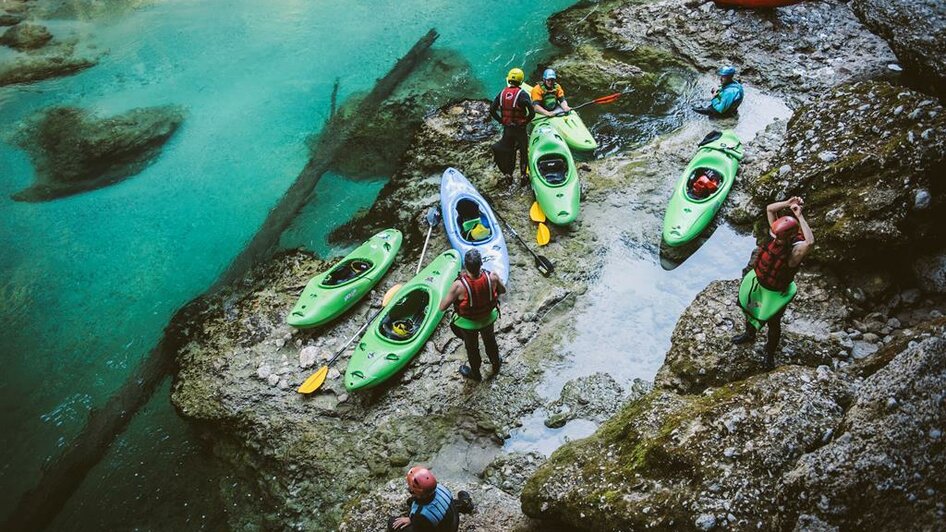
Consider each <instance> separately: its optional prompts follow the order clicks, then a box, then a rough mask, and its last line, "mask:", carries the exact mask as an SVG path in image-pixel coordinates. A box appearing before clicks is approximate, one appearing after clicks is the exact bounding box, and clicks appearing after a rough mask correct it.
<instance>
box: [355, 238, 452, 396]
mask: <svg viewBox="0 0 946 532" xmlns="http://www.w3.org/2000/svg"><path fill="white" fill-rule="evenodd" d="M459 273H460V254H459V253H457V252H456V251H455V250H452V249H451V250H449V251H445V252H443V253H441V254H440V255H439V256H438V257H437V258H436V259H434V261H433V262H431V263H430V264H429V265H428V266H427V267H426V268H424V269H423V270H421V271H420V273H418V274H417V276H415V277H414V278H413V279H411V280H410V281H409V282H408V283H407V284H405V285H404V286H403V287H401V289H400V290H399V291H398V292H397V295H395V296H394V299H393V300H392V301H391V302H390V303H388V306H386V307H385V308H384V309H383V310H382V311H381V314H379V315H378V317H377V318H375V319H374V321H372V322H371V324H370V325H369V326H368V330H367V332H365V335H364V336H362V337H361V341H359V342H358V345H357V346H356V347H355V351H354V353H353V354H352V357H351V361H349V362H348V368H347V369H346V370H345V389H346V390H348V391H350V392H351V391H355V390H363V389H366V388H371V387H373V386H377V385H378V384H381V383H382V382H384V381H386V380H388V379H389V378H391V376H393V375H394V374H395V373H397V372H398V371H400V370H401V369H403V368H404V366H406V365H407V363H408V362H410V361H411V359H412V358H414V355H416V354H417V353H418V351H420V350H421V348H422V347H423V346H424V343H425V342H427V339H428V338H430V335H431V334H433V332H434V329H436V328H437V324H439V323H440V320H441V318H443V312H441V311H440V302H441V301H442V300H443V297H444V296H445V295H446V294H447V291H449V290H450V285H452V284H453V281H455V280H456V278H457V275H458V274H459Z"/></svg>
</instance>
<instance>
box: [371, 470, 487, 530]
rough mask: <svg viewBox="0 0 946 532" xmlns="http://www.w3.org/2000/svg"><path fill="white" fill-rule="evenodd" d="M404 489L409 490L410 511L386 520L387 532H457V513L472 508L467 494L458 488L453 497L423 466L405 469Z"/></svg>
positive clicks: (468, 511) (458, 521) (458, 515)
mask: <svg viewBox="0 0 946 532" xmlns="http://www.w3.org/2000/svg"><path fill="white" fill-rule="evenodd" d="M407 490H408V491H409V492H410V493H411V498H410V501H409V502H410V505H411V510H410V513H409V514H408V515H407V516H406V517H392V518H391V519H390V520H389V521H388V531H389V532H390V531H393V530H401V531H404V532H456V531H457V529H458V528H459V527H460V513H461V512H462V513H470V512H471V511H472V510H473V500H472V498H471V497H470V494H469V493H467V492H465V491H460V492H458V493H457V498H456V500H454V498H453V493H451V492H450V490H449V489H447V487H446V486H444V485H442V484H440V483H438V482H437V478H436V477H434V474H433V473H431V472H430V470H429V469H426V468H424V467H420V466H416V467H412V468H411V470H410V471H408V472H407Z"/></svg>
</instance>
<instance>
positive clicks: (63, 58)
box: [0, 53, 97, 87]
mask: <svg viewBox="0 0 946 532" xmlns="http://www.w3.org/2000/svg"><path fill="white" fill-rule="evenodd" d="M96 63H97V61H96V60H95V59H91V58H88V57H75V56H73V55H72V54H71V53H68V54H50V55H41V56H33V55H25V54H24V55H20V56H18V57H16V59H14V60H13V61H7V62H6V64H5V65H2V66H0V87H4V86H7V85H14V84H18V83H32V82H34V81H42V80H44V79H50V78H58V77H62V76H68V75H71V74H75V73H76V72H79V71H81V70H85V69H87V68H90V67H93V66H95V64H96Z"/></svg>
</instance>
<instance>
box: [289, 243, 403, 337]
mask: <svg viewBox="0 0 946 532" xmlns="http://www.w3.org/2000/svg"><path fill="white" fill-rule="evenodd" d="M403 239H404V237H403V236H402V235H401V232H400V231H398V230H397V229H385V230H384V231H381V232H380V233H378V234H376V235H374V236H372V237H371V238H369V239H368V240H367V241H366V242H365V243H364V244H362V245H360V246H358V247H357V248H355V250H354V251H352V252H351V253H349V254H348V255H346V256H345V258H343V259H342V260H341V261H340V262H339V263H338V264H336V265H335V267H333V268H331V269H330V270H328V271H326V272H324V273H321V274H319V275H317V276H315V277H313V278H312V279H311V280H310V281H309V282H308V284H306V287H305V289H304V290H302V295H300V296H299V300H298V301H297V302H296V304H295V306H293V307H292V310H291V311H290V312H289V316H288V317H287V318H286V323H288V324H289V325H292V326H293V327H299V328H306V327H315V326H318V325H322V324H324V323H328V322H329V321H331V320H333V319H335V318H337V317H338V316H340V315H342V314H343V313H344V312H345V311H346V310H348V309H350V308H351V307H353V306H354V305H355V303H357V302H358V301H360V300H361V298H362V297H364V296H365V294H367V293H368V292H369V291H370V290H371V289H372V288H374V285H376V284H377V283H378V281H380V280H381V278H382V277H384V274H385V273H387V271H388V269H390V268H391V264H393V263H394V257H395V256H396V255H397V252H398V250H400V249H401V242H402V241H403Z"/></svg>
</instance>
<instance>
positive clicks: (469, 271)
mask: <svg viewBox="0 0 946 532" xmlns="http://www.w3.org/2000/svg"><path fill="white" fill-rule="evenodd" d="M482 266H483V258H482V257H481V256H480V252H479V251H478V250H475V249H471V250H469V251H467V252H466V256H465V257H464V259H463V268H464V271H462V272H460V276H459V277H458V278H457V280H456V281H454V282H453V286H451V287H450V291H449V292H447V295H446V297H444V298H443V301H441V302H440V310H441V311H445V310H447V309H448V308H449V307H450V305H454V307H455V310H456V315H455V316H454V318H453V322H452V323H451V324H450V328H451V329H453V332H454V333H455V334H456V335H457V336H459V337H460V338H462V339H463V345H464V346H465V347H466V356H467V358H468V359H469V362H470V365H469V366H467V365H463V366H460V374H461V375H463V376H464V377H466V378H468V379H472V380H474V381H481V380H483V375H482V374H481V373H480V364H481V363H482V360H481V359H480V342H479V336H482V337H483V347H485V348H486V356H487V358H489V363H490V365H491V366H492V367H493V375H496V374H497V373H499V367H500V365H501V364H502V362H501V360H500V359H499V346H497V345H496V333H495V331H494V330H493V323H494V322H495V321H496V319H497V318H498V317H499V294H504V293H505V292H506V287H505V286H503V282H502V281H501V280H500V279H499V276H498V275H496V274H495V273H493V272H491V271H489V270H484V269H483V268H482Z"/></svg>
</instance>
